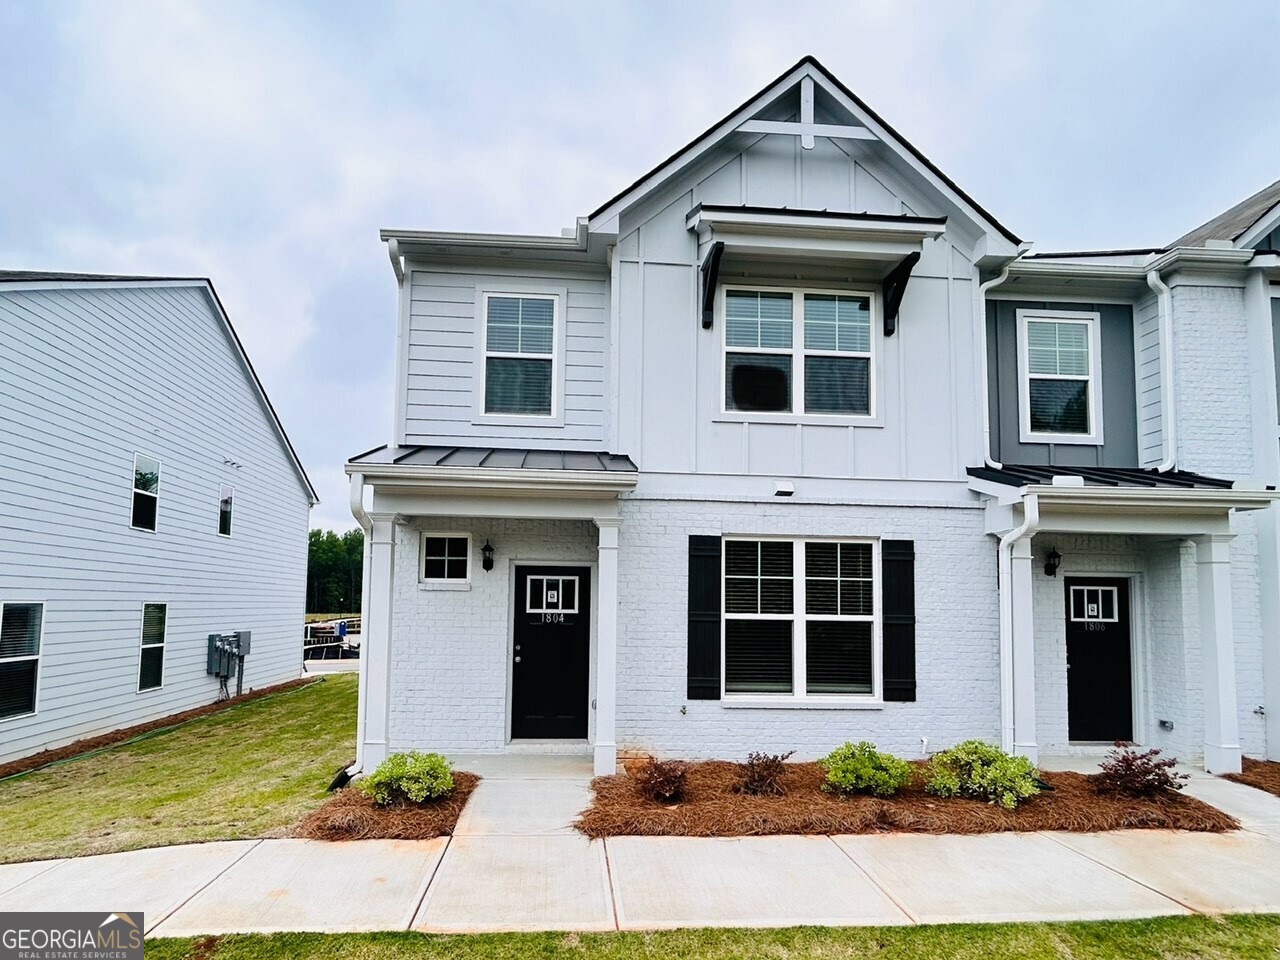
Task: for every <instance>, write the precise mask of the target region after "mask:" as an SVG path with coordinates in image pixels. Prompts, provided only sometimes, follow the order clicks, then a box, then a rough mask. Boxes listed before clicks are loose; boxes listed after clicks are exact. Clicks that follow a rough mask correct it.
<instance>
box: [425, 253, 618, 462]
mask: <svg viewBox="0 0 1280 960" xmlns="http://www.w3.org/2000/svg"><path fill="white" fill-rule="evenodd" d="M405 280H406V282H407V283H408V284H409V293H410V300H409V322H408V343H407V345H406V348H405V351H404V357H403V362H404V363H405V364H406V367H405V370H404V371H403V373H404V383H405V396H404V397H403V398H402V399H401V404H402V410H403V425H404V442H405V443H408V444H429V443H446V444H450V443H456V444H468V443H470V444H475V443H496V444H498V445H501V444H502V443H503V442H504V441H505V442H508V443H511V444H518V445H521V446H528V447H543V448H556V449H561V448H562V449H599V448H600V446H601V445H602V444H603V443H604V442H605V395H606V394H605V379H606V377H605V369H606V357H607V356H608V342H607V335H608V331H607V317H608V309H609V280H608V275H607V274H606V273H603V272H601V273H599V274H594V273H590V272H583V271H581V270H577V271H575V270H574V269H573V268H568V269H560V270H557V269H556V268H554V267H552V268H550V269H537V268H530V269H527V270H521V269H509V268H498V267H487V266H480V267H476V266H472V267H461V266H459V267H455V268H447V267H439V266H433V267H431V268H430V269H428V268H426V267H425V266H423V265H420V264H411V265H410V269H409V271H408V274H407V276H406V278H405ZM548 284H550V285H553V286H556V287H558V288H561V289H562V290H563V291H564V292H565V294H566V299H567V304H565V305H564V316H563V317H562V318H558V320H557V322H563V323H564V324H565V326H564V327H563V333H564V351H563V369H562V370H561V371H560V376H562V377H563V391H564V392H563V397H564V410H563V417H562V418H556V420H555V421H550V420H547V421H536V420H533V421H530V422H529V423H527V424H512V423H501V422H497V421H486V419H485V418H484V417H479V416H477V415H476V412H477V406H476V391H477V390H483V382H482V376H483V373H482V371H483V353H482V351H483V349H484V346H483V318H482V317H480V315H479V314H480V299H479V298H480V293H481V292H482V291H484V290H486V289H497V290H502V291H505V292H521V291H524V292H543V291H544V290H545V289H546V285H548Z"/></svg>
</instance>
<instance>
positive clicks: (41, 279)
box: [0, 270, 320, 504]
mask: <svg viewBox="0 0 1280 960" xmlns="http://www.w3.org/2000/svg"><path fill="white" fill-rule="evenodd" d="M135 282H137V283H145V284H147V285H148V286H167V285H172V286H195V287H201V288H203V290H204V292H205V295H206V297H207V298H208V300H209V305H210V306H211V307H212V308H213V312H214V313H215V314H216V315H217V316H218V319H219V320H221V321H222V325H223V328H224V329H225V331H226V333H227V335H228V337H229V338H230V340H231V343H232V345H233V347H234V348H235V351H236V354H237V356H238V357H239V359H240V362H241V363H243V364H244V369H245V371H246V372H247V373H248V374H249V382H250V384H251V385H252V387H253V389H254V391H255V392H256V393H257V395H258V399H259V400H260V401H261V402H262V407H263V409H264V410H265V411H266V414H267V419H269V420H270V421H271V424H272V426H273V427H275V430H276V433H277V434H278V435H279V437H280V443H281V445H282V446H283V447H284V450H285V453H286V454H288V456H289V460H290V462H291V463H292V464H293V467H294V470H295V471H297V474H298V479H299V480H301V481H302V486H303V488H304V489H305V490H306V493H307V496H308V498H310V500H311V503H312V504H317V503H319V502H320V497H319V496H317V495H316V488H315V487H314V486H313V485H312V483H311V478H310V477H308V476H307V470H306V468H305V467H304V466H303V465H302V460H301V458H300V457H299V456H298V451H297V450H295V449H294V447H293V442H292V441H291V440H290V439H289V435H288V434H287V433H285V430H284V424H283V423H281V422H280V416H279V414H277V413H276V408H275V407H274V406H272V404H271V398H270V397H268V396H267V391H266V388H265V387H263V385H262V381H261V380H260V379H258V372H257V371H256V370H254V369H253V362H252V361H251V360H250V359H249V354H248V353H247V352H246V351H245V349H244V344H243V343H241V342H240V336H239V334H237V333H236V330H235V327H233V326H232V325H231V318H230V317H229V316H227V311H226V309H225V308H224V307H223V306H222V301H221V300H220V299H219V298H218V291H217V290H215V289H214V286H213V281H212V280H209V279H208V278H207V277H143V276H126V275H120V274H104V273H67V272H65V271H51V270H0V284H5V283H30V284H55V283H87V284H92V283H112V284H114V283H135Z"/></svg>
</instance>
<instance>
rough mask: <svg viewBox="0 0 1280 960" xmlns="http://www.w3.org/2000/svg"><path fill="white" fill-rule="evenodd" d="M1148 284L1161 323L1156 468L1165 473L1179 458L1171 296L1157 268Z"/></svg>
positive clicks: (1150, 271) (1151, 273)
mask: <svg viewBox="0 0 1280 960" xmlns="http://www.w3.org/2000/svg"><path fill="white" fill-rule="evenodd" d="M1147 286H1149V287H1150V288H1151V289H1152V291H1153V292H1154V293H1155V295H1156V311H1157V313H1158V314H1159V323H1160V428H1161V429H1160V446H1161V451H1162V453H1163V458H1162V459H1161V461H1160V464H1159V466H1157V467H1156V470H1157V471H1158V472H1160V473H1168V472H1169V471H1170V470H1172V469H1173V467H1174V464H1175V462H1176V461H1177V458H1178V443H1177V429H1178V417H1177V415H1176V414H1177V412H1176V411H1175V410H1174V406H1173V403H1174V401H1173V295H1172V294H1171V293H1170V291H1169V286H1168V284H1166V283H1165V282H1164V281H1163V280H1162V279H1160V271H1159V270H1158V269H1152V270H1148V271H1147Z"/></svg>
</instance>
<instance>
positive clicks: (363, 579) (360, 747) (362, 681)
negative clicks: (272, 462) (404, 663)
mask: <svg viewBox="0 0 1280 960" xmlns="http://www.w3.org/2000/svg"><path fill="white" fill-rule="evenodd" d="M351 515H352V516H353V517H355V518H356V523H358V524H360V529H361V530H363V531H364V550H362V551H361V554H362V556H361V569H360V632H361V633H362V634H363V633H364V625H365V623H367V622H368V621H367V619H366V617H365V613H366V612H367V611H368V607H369V552H370V550H371V549H372V547H371V543H370V540H371V536H372V533H373V523H372V522H371V521H370V520H369V514H367V513H365V509H364V474H362V473H353V474H352V475H351ZM360 645H361V647H363V646H364V640H363V638H362V639H361V641H360ZM360 653H361V656H360V675H359V684H358V686H359V689H358V691H357V701H356V702H357V704H358V707H357V710H356V762H355V763H353V764H352V765H351V766H350V767H348V768H347V773H348V774H349V775H355V774H356V773H359V772H360V770H361V764H362V762H363V760H364V758H363V757H362V756H361V754H362V753H363V752H364V705H365V704H366V703H368V699H367V698H366V695H365V685H366V683H367V682H368V677H367V674H366V672H365V658H364V650H363V649H362V650H361V651H360Z"/></svg>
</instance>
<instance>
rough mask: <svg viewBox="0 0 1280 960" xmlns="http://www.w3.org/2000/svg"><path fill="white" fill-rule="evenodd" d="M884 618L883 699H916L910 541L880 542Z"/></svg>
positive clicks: (913, 559) (912, 546) (913, 556)
mask: <svg viewBox="0 0 1280 960" xmlns="http://www.w3.org/2000/svg"><path fill="white" fill-rule="evenodd" d="M880 566H881V573H882V575H883V578H884V582H883V584H882V586H881V590H882V593H881V596H882V598H883V606H882V616H883V620H884V698H885V700H909V701H913V700H915V698H916V572H915V566H916V550H915V543H914V542H913V541H911V540H885V541H884V542H883V543H881V545H880Z"/></svg>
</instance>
